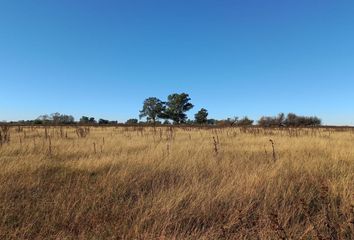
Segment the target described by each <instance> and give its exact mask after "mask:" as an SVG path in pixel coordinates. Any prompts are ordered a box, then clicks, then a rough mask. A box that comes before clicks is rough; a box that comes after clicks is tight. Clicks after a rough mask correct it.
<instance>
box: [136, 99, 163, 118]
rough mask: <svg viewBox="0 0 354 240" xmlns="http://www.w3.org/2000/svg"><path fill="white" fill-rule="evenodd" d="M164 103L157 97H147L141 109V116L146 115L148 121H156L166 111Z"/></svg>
mask: <svg viewBox="0 0 354 240" xmlns="http://www.w3.org/2000/svg"><path fill="white" fill-rule="evenodd" d="M164 109H165V106H164V103H163V102H162V101H161V100H160V99H158V98H155V97H150V98H147V99H145V101H144V105H143V109H142V110H140V115H139V118H140V119H141V118H143V117H146V120H147V121H148V122H152V123H153V124H155V123H156V121H157V119H158V118H160V117H161V116H162V112H163V111H164Z"/></svg>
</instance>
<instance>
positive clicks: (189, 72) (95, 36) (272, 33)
mask: <svg viewBox="0 0 354 240" xmlns="http://www.w3.org/2000/svg"><path fill="white" fill-rule="evenodd" d="M174 92H177V93H179V92H186V93H189V94H190V96H191V98H192V102H193V103H194V104H195V108H194V109H192V110H191V111H190V114H189V116H190V117H192V116H193V114H194V113H195V112H196V111H197V110H198V109H199V108H201V107H205V108H207V109H208V110H209V115H210V117H212V118H226V117H232V116H245V115H247V116H249V117H251V118H254V119H257V118H258V117H259V116H261V115H275V114H277V113H278V112H286V113H287V112H295V113H298V114H304V115H318V116H319V117H321V118H322V119H323V120H324V122H325V123H327V124H352V125H354V94H353V93H354V1H352V0H351V1H349V0H348V1H346V0H342V1H333V0H318V1H314V0H297V1H294V0H278V1H271V0H270V1H264V0H258V1H253V0H249V1H248V0H247V1H245V0H229V1H226V0H213V1H211V0H168V1H167V0H144V1H143V0H141V1H137V0H126V1H118V0H115V1H113V0H112V1H108V0H105V1H99V0H96V1H93V0H81V1H79V0H75V1H73V0H60V1H48V0H26V1H23V0H21V1H19V0H0V94H1V95H0V120H19V119H33V118H36V117H37V116H39V115H41V114H45V113H52V112H61V113H66V114H72V115H74V116H75V117H76V118H78V117H80V116H81V115H88V116H94V117H96V118H106V119H110V120H119V121H124V120H126V119H127V118H131V117H135V118H136V117H137V116H138V111H139V109H140V108H141V106H142V102H143V100H144V99H145V98H147V97H150V96H156V97H159V98H161V99H165V98H166V96H167V95H168V94H169V93H174Z"/></svg>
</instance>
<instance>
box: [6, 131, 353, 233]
mask: <svg viewBox="0 0 354 240" xmlns="http://www.w3.org/2000/svg"><path fill="white" fill-rule="evenodd" d="M9 132H10V138H9V141H8V142H7V141H4V142H3V144H2V145H1V146H0V164H1V169H0V183H1V184H0V239H354V229H353V222H354V209H353V208H354V150H353V149H354V130H352V129H329V128H328V129H323V128H321V129H317V128H316V129H310V128H309V129H260V128H220V129H214V128H189V127H185V128H177V127H173V128H171V127H157V128H152V127H84V126H82V127H11V129H10V131H9ZM270 140H272V141H270ZM272 142H273V144H274V145H273V144H272ZM273 147H274V151H273Z"/></svg>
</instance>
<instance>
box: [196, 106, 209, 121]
mask: <svg viewBox="0 0 354 240" xmlns="http://www.w3.org/2000/svg"><path fill="white" fill-rule="evenodd" d="M194 118H195V122H196V123H197V124H206V123H207V122H208V111H207V110H206V109H205V108H202V109H200V110H199V111H198V112H197V113H196V114H195V115H194Z"/></svg>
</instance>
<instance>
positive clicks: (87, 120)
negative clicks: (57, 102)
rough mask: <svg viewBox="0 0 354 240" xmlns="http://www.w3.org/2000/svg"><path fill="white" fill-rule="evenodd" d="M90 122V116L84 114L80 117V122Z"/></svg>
mask: <svg viewBox="0 0 354 240" xmlns="http://www.w3.org/2000/svg"><path fill="white" fill-rule="evenodd" d="M88 122H89V118H88V117H86V116H82V117H81V118H80V123H88Z"/></svg>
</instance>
